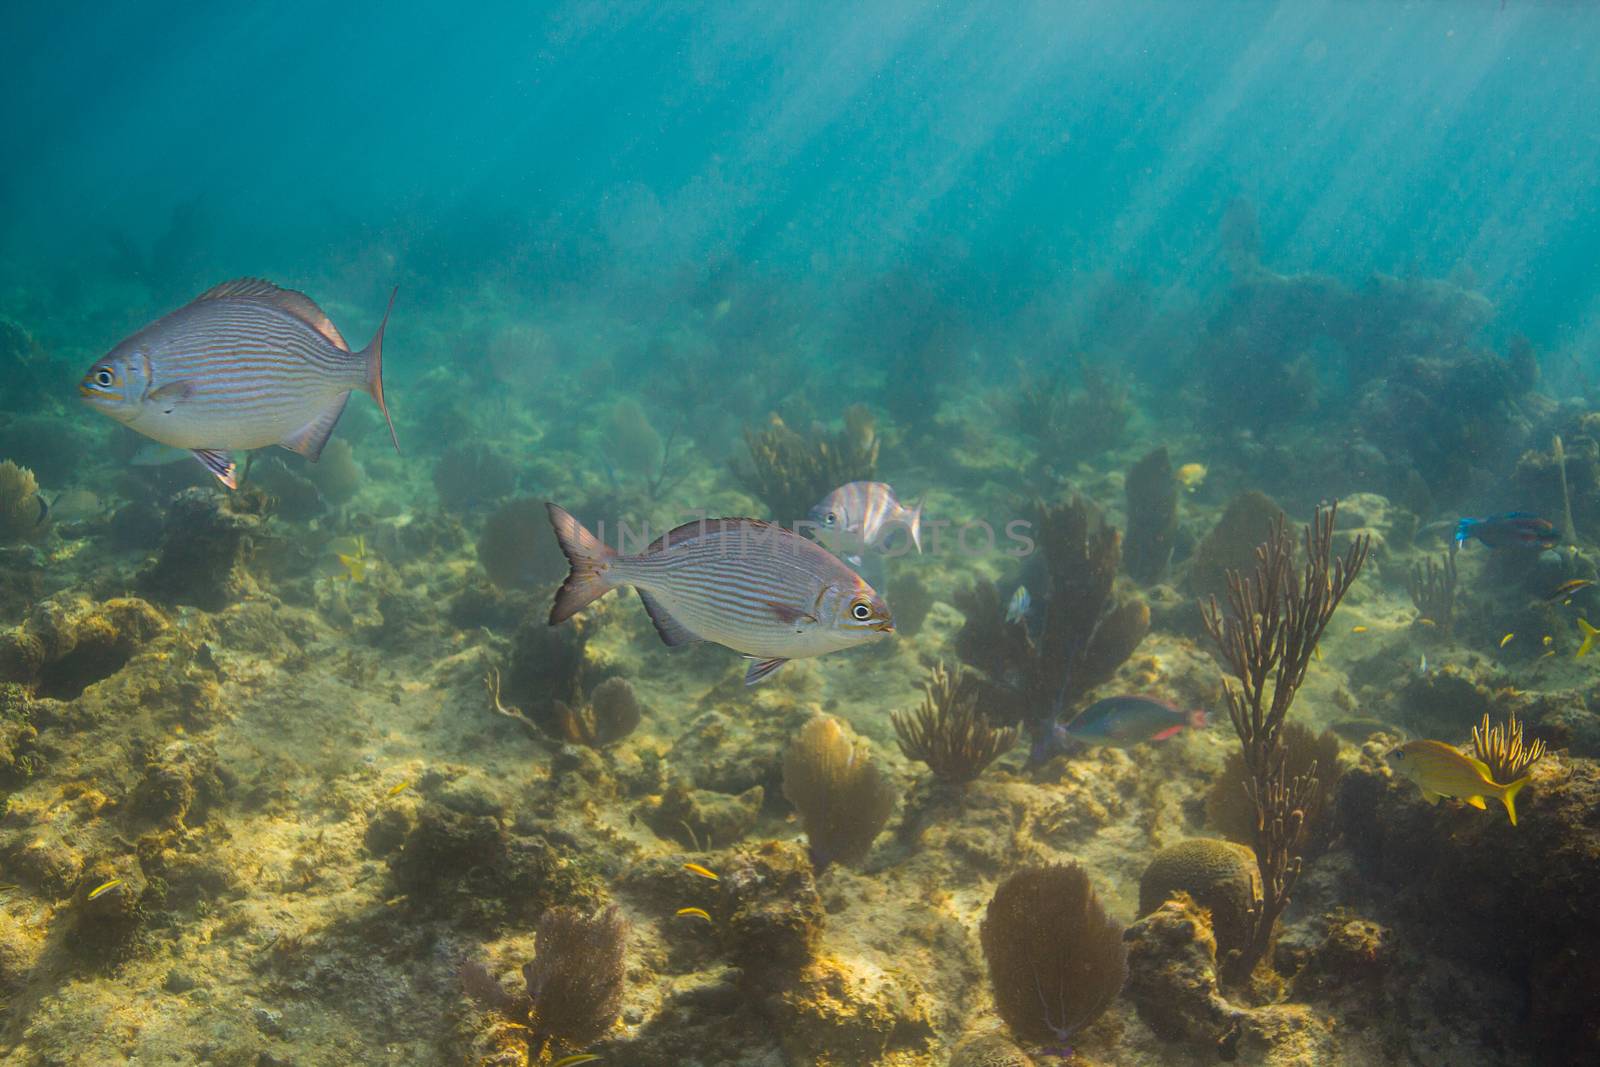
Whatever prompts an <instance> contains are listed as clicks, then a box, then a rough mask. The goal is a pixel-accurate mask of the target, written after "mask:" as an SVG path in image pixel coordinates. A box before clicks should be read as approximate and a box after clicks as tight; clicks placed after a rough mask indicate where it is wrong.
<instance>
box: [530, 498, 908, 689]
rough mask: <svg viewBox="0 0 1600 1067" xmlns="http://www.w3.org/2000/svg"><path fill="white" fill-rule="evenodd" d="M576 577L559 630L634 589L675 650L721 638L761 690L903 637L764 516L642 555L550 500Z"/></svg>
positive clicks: (713, 525)
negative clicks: (823, 662)
mask: <svg viewBox="0 0 1600 1067" xmlns="http://www.w3.org/2000/svg"><path fill="white" fill-rule="evenodd" d="M545 507H546V508H547V509H548V510H549V512H550V524H551V525H552V526H554V527H555V531H556V539H557V540H558V541H560V542H561V550H562V551H563V552H565V553H566V555H567V561H568V562H569V563H570V564H572V573H570V574H568V575H567V580H566V582H565V583H563V584H562V586H561V588H560V589H559V590H557V591H556V599H555V604H554V605H553V606H552V607H551V609H550V625H552V626H555V625H557V624H559V623H562V622H565V621H566V620H567V619H570V618H571V617H572V616H573V615H575V614H577V612H578V611H580V610H581V609H582V608H583V607H584V606H585V605H587V604H589V603H590V602H592V601H594V600H597V599H599V598H600V597H602V596H605V594H607V593H609V592H610V591H611V590H613V589H616V588H617V587H618V586H624V585H631V586H633V588H634V589H635V590H637V591H638V593H639V599H640V600H642V601H644V607H645V610H646V611H648V612H649V613H650V620H651V621H652V622H654V623H655V625H656V632H657V633H659V634H660V635H661V640H662V641H664V642H666V643H667V644H668V645H674V646H675V645H684V644H688V643H690V642H692V641H702V640H704V641H714V642H716V643H717V644H719V645H722V646H724V647H726V648H731V649H733V650H734V651H735V652H742V653H744V654H745V655H746V656H749V657H750V658H751V659H753V660H755V662H754V663H752V664H751V665H750V668H749V670H747V671H746V672H745V676H744V684H745V685H754V684H755V683H756V682H759V681H761V680H762V679H763V678H765V677H767V676H768V675H770V674H771V673H772V672H773V671H775V670H777V669H778V668H779V667H781V666H783V665H784V663H786V662H788V661H789V660H791V659H802V658H804V657H808V656H821V655H823V654H825V653H828V652H837V651H838V650H840V649H843V648H849V647H851V646H852V645H859V644H864V643H866V642H868V641H876V640H878V639H880V638H882V637H885V636H887V635H888V634H891V633H893V632H894V617H893V615H891V614H890V612H889V606H888V605H887V604H885V603H884V602H883V598H882V597H880V596H878V594H877V593H875V592H873V589H872V587H871V586H870V585H868V584H867V583H866V582H864V581H862V580H861V576H860V575H858V574H857V573H856V572H855V571H853V570H851V569H850V568H849V567H847V566H845V565H844V564H843V563H842V562H840V560H839V559H838V557H836V556H834V555H832V554H831V553H829V552H827V551H825V550H824V549H823V548H821V547H820V546H819V545H817V544H816V543H815V542H813V541H810V540H807V539H806V538H804V537H801V536H800V535H799V534H796V533H794V532H792V531H790V530H785V529H784V528H783V527H781V526H774V525H772V524H771V523H766V522H762V521H761V520H759V519H706V520H704V521H701V522H691V523H686V524H684V525H683V526H679V527H678V528H677V529H675V530H672V531H671V532H669V533H667V534H666V535H664V536H662V537H660V538H658V539H657V540H656V541H655V542H654V543H653V544H651V545H650V547H648V548H646V549H645V550H644V551H643V552H641V553H639V554H638V555H636V556H623V555H620V554H619V553H618V552H617V551H616V550H615V549H613V548H611V547H609V546H608V545H605V544H603V543H602V542H601V541H600V540H599V539H598V538H596V537H595V536H594V535H593V534H592V533H590V532H589V531H588V530H586V529H585V528H584V527H583V524H582V523H580V522H579V521H578V520H577V519H575V518H573V517H572V515H571V514H570V513H568V512H567V511H566V510H565V509H563V508H561V507H558V506H557V505H555V504H546V505H545Z"/></svg>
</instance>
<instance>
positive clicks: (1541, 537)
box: [1456, 511, 1561, 548]
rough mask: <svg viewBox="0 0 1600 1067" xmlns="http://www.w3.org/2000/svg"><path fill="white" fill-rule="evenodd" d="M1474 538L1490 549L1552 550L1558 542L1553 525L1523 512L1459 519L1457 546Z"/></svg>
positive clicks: (1559, 538)
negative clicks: (1483, 517)
mask: <svg viewBox="0 0 1600 1067" xmlns="http://www.w3.org/2000/svg"><path fill="white" fill-rule="evenodd" d="M1473 538H1477V539H1478V540H1479V541H1482V542H1483V543H1484V544H1486V545H1488V546H1489V547H1490V548H1511V547H1519V548H1554V547H1555V546H1556V544H1557V543H1559V542H1560V540H1561V535H1560V534H1558V533H1556V528H1555V524H1554V523H1552V522H1551V521H1550V520H1549V519H1541V518H1539V516H1537V515H1533V514H1530V513H1529V512H1526V511H1508V512H1506V513H1505V514H1504V515H1491V516H1489V517H1488V518H1487V519H1461V520H1460V521H1458V522H1457V523H1456V544H1458V545H1464V544H1466V543H1467V542H1468V541H1469V540H1471V539H1473Z"/></svg>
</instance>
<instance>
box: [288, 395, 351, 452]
mask: <svg viewBox="0 0 1600 1067" xmlns="http://www.w3.org/2000/svg"><path fill="white" fill-rule="evenodd" d="M349 402H350V394H349V393H340V394H339V399H337V400H335V401H334V402H333V403H332V404H329V405H328V407H327V408H326V409H325V410H324V411H323V412H322V413H321V414H320V415H318V416H317V417H316V418H314V419H312V420H311V421H310V422H308V423H306V424H305V425H304V426H302V427H300V429H298V430H296V431H295V432H294V433H292V434H290V435H289V436H288V437H285V438H284V439H283V440H282V441H279V442H278V443H279V444H280V445H282V446H283V447H284V448H287V449H288V450H289V451H291V452H298V453H300V454H301V455H302V456H304V457H306V458H307V459H309V460H310V461H311V462H313V463H315V462H316V461H317V460H319V459H321V458H322V448H323V446H324V445H326V444H327V443H328V438H329V437H331V436H333V428H334V426H335V425H336V424H337V423H338V421H339V416H340V415H343V414H344V406H345V405H346V404H348V403H349Z"/></svg>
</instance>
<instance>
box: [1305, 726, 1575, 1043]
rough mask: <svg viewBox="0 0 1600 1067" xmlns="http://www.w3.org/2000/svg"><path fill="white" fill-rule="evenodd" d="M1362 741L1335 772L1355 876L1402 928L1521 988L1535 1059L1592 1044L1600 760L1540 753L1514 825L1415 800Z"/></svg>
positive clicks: (1377, 751)
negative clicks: (1357, 756)
mask: <svg viewBox="0 0 1600 1067" xmlns="http://www.w3.org/2000/svg"><path fill="white" fill-rule="evenodd" d="M1385 751H1386V750H1385V748H1384V747H1383V746H1378V745H1369V746H1368V747H1367V748H1366V750H1365V751H1363V753H1362V758H1361V761H1360V763H1359V764H1358V765H1356V766H1355V767H1352V768H1351V769H1350V770H1348V771H1347V772H1346V773H1345V778H1344V782H1343V783H1342V785H1341V788H1340V791H1339V800H1338V804H1337V809H1336V810H1337V813H1338V819H1339V827H1340V830H1341V832H1342V834H1343V836H1344V839H1345V840H1346V841H1348V842H1350V845H1351V848H1352V850H1353V851H1354V853H1355V855H1356V858H1357V860H1358V861H1359V864H1360V873H1361V875H1362V877H1364V878H1367V879H1370V880H1372V881H1374V882H1375V883H1376V884H1377V885H1379V886H1380V887H1382V890H1383V891H1384V892H1385V894H1386V898H1387V899H1388V900H1389V901H1390V902H1391V903H1392V905H1393V906H1394V908H1395V909H1396V919H1395V922H1396V925H1398V926H1400V927H1401V929H1402V930H1404V929H1406V928H1414V929H1416V930H1418V931H1425V932H1426V935H1427V938H1428V943H1429V946H1430V948H1431V949H1432V950H1433V951H1435V952H1440V953H1443V954H1445V955H1447V956H1449V957H1454V958H1456V959H1461V960H1465V961H1470V962H1471V963H1473V964H1474V965H1475V966H1477V967H1481V968H1483V969H1484V971H1485V972H1486V973H1493V974H1497V975H1500V976H1503V977H1504V978H1505V980H1506V981H1507V982H1508V983H1509V986H1510V988H1513V989H1516V990H1518V991H1523V992H1525V996H1526V999H1525V1001H1523V1003H1525V1004H1526V1006H1527V1007H1526V1011H1527V1015H1526V1017H1525V1024H1526V1027H1527V1029H1526V1033H1527V1034H1528V1035H1529V1041H1530V1042H1531V1049H1532V1051H1533V1052H1534V1054H1535V1056H1536V1058H1537V1059H1538V1061H1539V1062H1542V1063H1562V1064H1566V1063H1571V1064H1577V1063H1587V1062H1589V1060H1591V1059H1592V1058H1593V1056H1594V1050H1595V1049H1596V1048H1600V1004H1597V1003H1596V1001H1595V998H1594V995H1593V991H1594V990H1595V989H1596V988H1600V941H1597V938H1596V935H1595V926H1594V924H1593V923H1592V922H1591V921H1589V919H1590V911H1591V903H1592V901H1594V900H1595V899H1597V898H1600V828H1597V827H1596V824H1595V819H1594V812H1595V811H1596V810H1597V807H1600V767H1597V766H1596V765H1595V764H1594V763H1593V762H1592V761H1589V760H1574V761H1570V762H1569V761H1566V760H1563V761H1561V762H1560V763H1559V764H1557V763H1556V761H1554V760H1551V759H1545V760H1542V761H1541V762H1540V763H1538V764H1536V765H1535V766H1534V767H1533V768H1532V770H1531V773H1532V777H1533V781H1532V784H1531V785H1530V786H1529V787H1528V788H1527V789H1526V790H1525V791H1524V793H1523V795H1522V798H1521V803H1520V804H1519V807H1520V808H1522V815H1523V817H1522V818H1521V819H1520V820H1519V825H1518V826H1516V827H1512V826H1510V825H1508V824H1507V822H1506V820H1504V819H1480V818H1474V817H1473V816H1475V815H1477V814H1478V813H1477V812H1474V811H1472V810H1471V809H1467V808H1462V807H1460V806H1456V805H1448V804H1441V805H1433V804H1429V803H1427V802H1426V801H1424V800H1423V799H1422V798H1421V797H1420V796H1419V795H1418V794H1417V792H1416V790H1415V789H1414V788H1411V787H1410V786H1409V783H1405V782H1400V781H1397V780H1396V779H1395V778H1394V777H1393V775H1392V774H1391V773H1390V770H1389V768H1388V767H1387V766H1386V765H1385V763H1384V754H1385Z"/></svg>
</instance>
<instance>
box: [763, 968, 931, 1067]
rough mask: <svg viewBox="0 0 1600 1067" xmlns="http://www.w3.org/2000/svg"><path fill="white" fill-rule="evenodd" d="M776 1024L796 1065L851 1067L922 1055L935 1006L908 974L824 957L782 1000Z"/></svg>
mask: <svg viewBox="0 0 1600 1067" xmlns="http://www.w3.org/2000/svg"><path fill="white" fill-rule="evenodd" d="M782 1004H783V1008H782V1009H781V1012H782V1014H781V1016H780V1019H779V1025H780V1028H781V1030H782V1035H781V1036H782V1041H783V1045H784V1048H786V1049H787V1050H788V1051H789V1055H790V1059H791V1061H792V1062H795V1063H802V1062H803V1063H811V1064H816V1065H817V1067H855V1065H857V1064H867V1063H877V1062H880V1060H881V1059H882V1057H884V1056H885V1055H886V1054H889V1053H891V1052H917V1053H920V1052H925V1051H926V1050H928V1049H929V1048H930V1047H931V1046H932V1044H933V1040H934V1029H933V1023H932V1017H933V1014H934V1006H933V1004H932V1002H931V1000H930V998H929V997H928V994H927V993H926V992H925V991H924V990H923V989H922V986H921V983H919V982H918V981H917V980H916V978H915V977H914V976H912V975H910V974H907V973H904V972H900V973H889V972H886V971H884V970H882V969H880V968H878V967H873V966H869V965H867V964H865V963H858V962H853V961H847V960H840V959H833V958H825V959H820V960H817V961H816V962H815V963H813V964H812V965H811V966H810V967H808V968H806V970H805V971H804V973H803V974H802V975H801V976H800V980H799V982H798V984H797V985H796V986H795V988H793V989H791V990H788V991H787V992H785V993H784V994H783V996H782Z"/></svg>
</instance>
